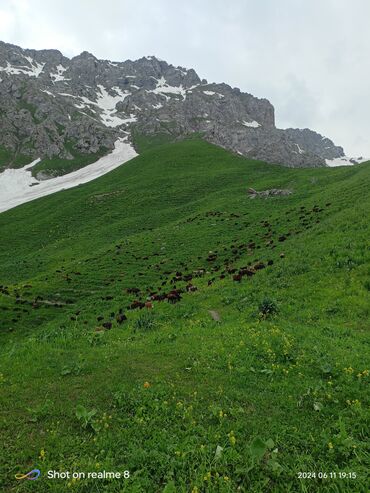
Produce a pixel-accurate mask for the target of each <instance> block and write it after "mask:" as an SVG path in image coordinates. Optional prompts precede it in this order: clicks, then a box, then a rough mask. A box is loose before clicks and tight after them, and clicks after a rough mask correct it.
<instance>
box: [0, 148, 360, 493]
mask: <svg viewBox="0 0 370 493" xmlns="http://www.w3.org/2000/svg"><path fill="white" fill-rule="evenodd" d="M144 144H145V143H144ZM144 144H143V145H144ZM369 186H370V166H369V165H368V164H364V165H359V166H355V167H348V168H336V169H304V170H299V169H287V168H282V167H279V166H272V165H267V164H265V163H261V162H258V161H252V160H247V159H245V158H242V157H239V156H235V155H232V154H230V153H228V152H226V151H224V150H222V149H219V148H217V147H215V146H212V145H210V144H207V143H205V142H202V141H198V140H189V141H185V142H182V143H177V144H169V145H163V146H158V147H155V148H154V149H152V150H148V151H146V152H144V153H143V154H142V155H141V156H139V157H137V158H135V159H134V160H132V161H130V162H128V163H126V164H125V165H124V166H122V167H121V168H118V169H116V170H114V171H113V172H111V173H109V174H108V175H105V176H104V177H102V178H100V179H98V180H95V181H93V182H90V183H88V184H86V185H84V186H80V187H77V188H74V189H71V190H66V191H63V192H59V193H56V194H54V195H51V196H48V197H44V198H42V199H39V200H36V201H33V202H30V203H27V204H24V205H22V206H20V207H17V208H16V209H12V210H10V211H7V212H5V213H3V214H1V215H0V233H1V236H0V237H1V240H0V285H1V288H0V291H1V292H0V315H1V317H0V325H1V331H0V337H1V347H0V354H1V358H0V395H1V399H0V406H1V408H0V412H1V414H0V433H1V439H2V443H3V447H2V450H1V452H0V454H1V461H0V464H1V465H0V468H1V472H0V474H1V480H2V482H3V487H2V488H3V491H5V492H8V491H9V492H10V491H16V492H26V491H31V490H32V491H37V492H38V493H39V492H41V493H43V492H49V491H52V492H65V491H76V492H85V493H91V492H113V493H115V492H117V493H118V492H130V493H131V492H134V493H135V492H138V493H139V492H140V493H141V492H148V493H151V492H153V493H154V492H165V493H171V492H181V493H183V492H184V493H185V492H186V493H188V492H192V493H197V492H198V493H200V492H220V493H223V492H225V493H226V492H230V493H231V492H238V491H241V492H257V493H262V492H282V493H285V492H292V493H293V492H294V493H296V492H305V493H308V492H316V491H323V492H333V493H334V492H359V493H361V492H366V491H368V482H367V476H366V474H367V471H368V466H369V464H368V459H369V449H368V443H369V442H368V422H369V420H368V409H369V401H368V380H369V346H368V344H369V338H368V328H369V318H370V317H369V316H370V249H369V238H370V225H369V220H368V217H369V211H370V196H369ZM248 187H253V188H256V189H257V190H263V189H266V188H273V187H274V188H291V189H292V190H293V191H294V193H293V194H292V195H291V196H289V197H277V198H271V199H254V200H251V199H249V198H248V197H247V195H246V188H248ZM240 272H248V274H245V275H242V276H241V278H240V279H238V275H239V273H240ZM191 286H193V287H191ZM195 288H197V289H196V290H195ZM174 290H175V291H176V292H178V293H179V295H178V297H176V296H175V298H172V299H171V301H173V303H171V302H169V301H168V298H165V299H163V300H160V298H161V295H162V294H163V295H168V293H170V292H171V291H172V292H173V291H174ZM152 298H156V300H154V301H153V300H152V301H150V299H152ZM145 302H149V303H150V304H147V307H144V308H142V309H140V308H137V309H135V308H134V307H135V306H136V305H138V304H139V305H140V303H145ZM123 315H124V316H125V317H127V320H126V319H125V317H123ZM35 467H38V468H39V469H40V470H41V472H42V476H41V477H40V479H38V480H37V481H34V482H31V481H16V480H15V478H14V475H15V474H17V473H19V472H28V471H29V470H31V469H33V468H35ZM48 470H57V471H71V472H72V471H84V472H86V473H87V472H89V471H104V470H105V471H121V472H123V471H124V470H129V471H130V478H129V479H121V480H117V479H116V480H103V479H102V480H93V479H89V478H85V479H81V480H72V479H69V480H68V479H67V480H56V479H54V480H51V479H49V480H48V479H47V478H46V474H47V471H48ZM299 472H306V473H307V472H308V473H315V474H316V477H311V478H310V479H303V478H301V479H300V478H299V477H298V475H299ZM319 473H322V474H319ZM344 473H346V474H347V475H348V473H352V475H353V474H354V473H355V474H356V478H353V477H352V478H351V477H349V476H348V477H343V476H344ZM330 474H331V476H332V477H330ZM325 475H326V477H325ZM319 476H323V477H319ZM335 476H336V477H335Z"/></svg>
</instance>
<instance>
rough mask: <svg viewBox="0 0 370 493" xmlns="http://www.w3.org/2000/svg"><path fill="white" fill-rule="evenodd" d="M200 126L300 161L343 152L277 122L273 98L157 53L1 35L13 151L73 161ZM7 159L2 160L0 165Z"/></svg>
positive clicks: (228, 143)
mask: <svg viewBox="0 0 370 493" xmlns="http://www.w3.org/2000/svg"><path fill="white" fill-rule="evenodd" d="M193 132H198V133H200V134H201V135H202V136H203V137H204V138H205V139H206V140H208V141H209V142H212V143H214V144H217V145H219V146H222V147H224V148H226V149H229V150H231V151H234V152H237V153H239V154H241V155H244V156H248V157H251V158H254V159H260V160H264V161H268V162H271V163H278V164H283V165H285V166H291V167H304V166H315V167H316V166H325V159H333V158H336V157H340V156H343V155H344V153H343V149H342V148H341V147H336V146H335V145H334V144H333V142H332V141H331V140H329V139H327V138H325V137H322V136H321V135H319V134H317V133H316V132H313V131H311V130H308V129H304V130H299V129H287V130H281V129H277V128H276V126H275V117H274V107H273V106H272V104H271V103H270V102H269V101H267V100H266V99H258V98H256V97H254V96H252V95H251V94H248V93H242V92H241V91H240V90H239V89H236V88H232V87H230V86H228V85H227V84H214V83H212V84H209V83H208V82H207V81H206V80H204V79H203V80H201V79H200V78H199V77H198V75H197V74H196V72H195V71H194V70H193V69H186V68H183V67H174V66H173V65H170V64H168V63H167V62H165V61H162V60H158V59H157V58H155V57H143V58H141V59H139V60H136V61H131V60H127V61H125V62H111V61H108V60H98V59H97V58H96V57H94V55H92V54H90V53H88V52H83V53H81V54H80V55H78V56H76V57H74V58H72V59H68V58H66V57H64V56H63V55H62V54H61V53H60V52H59V51H57V50H41V51H36V50H24V49H22V48H20V47H17V46H14V45H10V44H6V43H3V42H0V146H1V147H4V148H6V149H7V150H9V151H10V152H12V153H13V154H14V156H19V155H23V156H28V157H29V158H32V159H36V158H38V157H40V158H50V157H53V156H57V157H60V158H64V159H72V157H73V156H72V155H71V152H70V151H71V149H74V150H75V151H77V152H80V153H95V152H97V151H99V149H101V148H103V147H104V148H107V149H108V150H109V149H113V147H114V142H115V141H116V140H117V139H118V138H128V139H131V138H132V135H135V134H136V133H142V134H149V135H153V134H156V133H161V134H168V135H169V136H170V137H171V139H173V140H176V139H181V138H183V137H184V136H186V135H188V134H190V133H193ZM0 165H1V163H0Z"/></svg>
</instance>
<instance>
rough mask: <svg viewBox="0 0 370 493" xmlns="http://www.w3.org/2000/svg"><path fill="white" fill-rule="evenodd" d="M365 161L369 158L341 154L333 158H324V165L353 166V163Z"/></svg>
mask: <svg viewBox="0 0 370 493" xmlns="http://www.w3.org/2000/svg"><path fill="white" fill-rule="evenodd" d="M365 161H369V158H364V157H362V156H361V157H358V158H353V157H348V156H341V157H337V158H334V159H325V162H326V165H327V166H330V167H331V168H334V167H336V166H353V165H354V164H361V163H364V162H365Z"/></svg>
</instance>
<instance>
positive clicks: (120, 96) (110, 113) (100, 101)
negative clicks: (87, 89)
mask: <svg viewBox="0 0 370 493" xmlns="http://www.w3.org/2000/svg"><path fill="white" fill-rule="evenodd" d="M98 89H99V93H98V94H97V100H96V101H91V100H90V99H88V98H86V97H85V96H74V95H73V94H68V93H65V92H60V93H59V95H60V96H66V97H70V98H75V99H79V100H80V101H79V103H75V104H74V106H75V107H76V108H78V109H85V108H87V107H88V108H89V109H90V110H91V111H93V112H94V113H96V110H95V109H94V107H98V108H99V109H100V110H101V115H100V119H101V121H102V123H103V124H104V125H105V126H106V127H112V128H114V127H118V126H119V125H122V124H124V123H131V122H135V121H136V117H135V115H133V114H130V116H129V117H128V118H121V117H119V116H117V115H116V113H117V111H116V104H117V103H118V102H120V101H124V100H125V99H126V98H127V97H128V96H130V95H131V93H130V92H128V91H127V92H123V91H122V90H121V89H120V88H119V87H117V86H114V87H112V91H114V92H115V93H116V96H111V95H110V94H109V93H108V91H107V90H106V88H105V87H104V86H103V85H101V84H99V85H98ZM92 107H93V108H92Z"/></svg>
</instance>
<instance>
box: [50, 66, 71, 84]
mask: <svg viewBox="0 0 370 493" xmlns="http://www.w3.org/2000/svg"><path fill="white" fill-rule="evenodd" d="M66 70H67V69H66V68H65V67H63V65H57V72H56V73H55V74H52V73H51V74H50V77H51V78H52V79H53V82H60V81H62V80H71V79H66V78H65V77H64V75H63V74H64V72H65V71H66Z"/></svg>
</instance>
